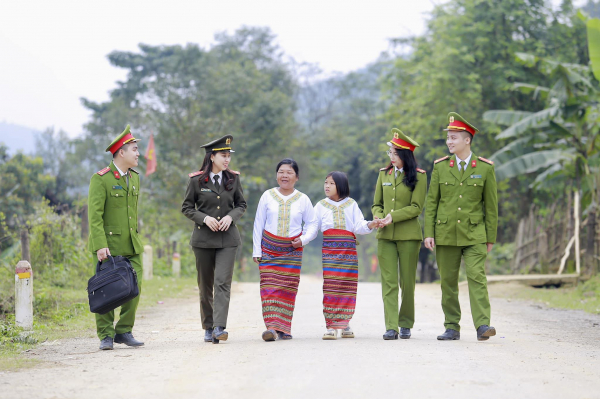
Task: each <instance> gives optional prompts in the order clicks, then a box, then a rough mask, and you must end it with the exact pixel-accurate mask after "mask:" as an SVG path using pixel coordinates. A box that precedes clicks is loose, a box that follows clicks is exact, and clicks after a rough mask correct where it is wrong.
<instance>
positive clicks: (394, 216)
mask: <svg viewBox="0 0 600 399" xmlns="http://www.w3.org/2000/svg"><path fill="white" fill-rule="evenodd" d="M392 133H393V134H394V137H393V139H392V140H391V141H390V142H388V143H387V144H388V146H389V147H390V149H389V151H388V152H387V153H388V155H389V157H390V161H391V162H390V164H389V165H388V166H387V167H385V168H382V169H380V171H379V178H378V179H377V186H376V187H375V198H374V201H373V202H374V203H373V207H372V211H373V217H374V218H376V219H381V220H380V222H379V227H380V229H379V231H378V232H377V236H376V237H377V239H378V243H377V257H378V258H379V268H380V269H381V290H382V295H383V310H384V314H385V328H386V330H387V331H386V332H385V334H384V335H383V339H385V340H388V339H398V327H400V338H403V339H408V338H410V329H411V328H412V327H413V324H414V322H415V283H416V278H417V261H418V259H419V250H420V249H421V241H423V234H422V232H421V225H420V224H419V220H418V217H419V215H420V214H421V211H422V210H423V204H424V203H425V196H426V194H427V175H426V174H425V171H424V170H422V169H419V168H417V161H416V160H415V156H414V154H413V151H414V150H415V148H416V147H418V146H419V144H418V143H417V142H416V141H414V140H413V139H412V138H410V137H408V136H406V135H405V134H404V133H402V132H401V131H400V130H399V129H392ZM398 274H399V275H400V280H398ZM398 281H400V283H399V285H400V289H401V290H402V306H401V307H400V312H398Z"/></svg>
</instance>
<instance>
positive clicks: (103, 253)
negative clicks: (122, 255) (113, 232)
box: [96, 248, 110, 262]
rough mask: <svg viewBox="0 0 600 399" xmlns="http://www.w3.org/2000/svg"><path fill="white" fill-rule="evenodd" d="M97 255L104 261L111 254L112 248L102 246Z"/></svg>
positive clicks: (100, 260) (99, 259)
mask: <svg viewBox="0 0 600 399" xmlns="http://www.w3.org/2000/svg"><path fill="white" fill-rule="evenodd" d="M96 256H98V261H99V262H102V261H103V260H104V259H106V258H108V257H109V256H110V250H109V249H108V248H100V249H99V250H98V251H97V252H96Z"/></svg>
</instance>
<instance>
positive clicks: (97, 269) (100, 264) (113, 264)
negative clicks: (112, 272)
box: [96, 255, 117, 274]
mask: <svg viewBox="0 0 600 399" xmlns="http://www.w3.org/2000/svg"><path fill="white" fill-rule="evenodd" d="M107 259H109V260H111V261H112V267H113V269H114V268H116V267H117V264H116V263H115V258H113V257H112V256H110V255H108V258H107ZM100 266H102V261H101V260H99V261H98V263H97V264H96V274H98V273H99V272H100Z"/></svg>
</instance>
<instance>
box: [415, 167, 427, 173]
mask: <svg viewBox="0 0 600 399" xmlns="http://www.w3.org/2000/svg"><path fill="white" fill-rule="evenodd" d="M417 172H419V173H427V172H426V171H425V169H419V168H417Z"/></svg>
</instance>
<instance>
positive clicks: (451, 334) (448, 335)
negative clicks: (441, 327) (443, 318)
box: [437, 328, 460, 341]
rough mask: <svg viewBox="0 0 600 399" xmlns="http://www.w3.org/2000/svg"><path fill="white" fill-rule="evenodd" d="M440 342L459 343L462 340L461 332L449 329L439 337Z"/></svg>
mask: <svg viewBox="0 0 600 399" xmlns="http://www.w3.org/2000/svg"><path fill="white" fill-rule="evenodd" d="M437 339H438V341H458V340H459V339H460V332H459V331H456V330H453V329H451V328H447V329H446V331H444V333H443V334H442V335H438V337H437Z"/></svg>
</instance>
